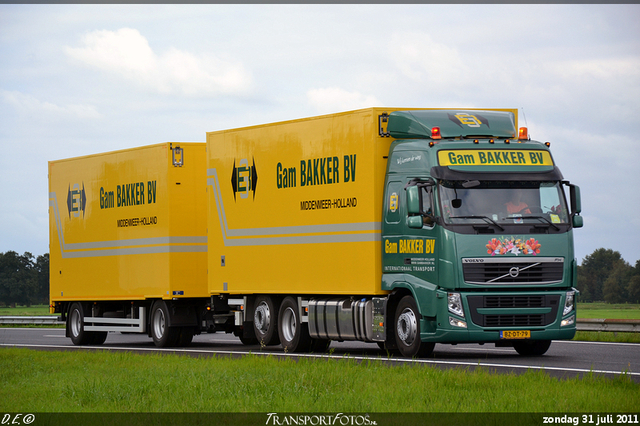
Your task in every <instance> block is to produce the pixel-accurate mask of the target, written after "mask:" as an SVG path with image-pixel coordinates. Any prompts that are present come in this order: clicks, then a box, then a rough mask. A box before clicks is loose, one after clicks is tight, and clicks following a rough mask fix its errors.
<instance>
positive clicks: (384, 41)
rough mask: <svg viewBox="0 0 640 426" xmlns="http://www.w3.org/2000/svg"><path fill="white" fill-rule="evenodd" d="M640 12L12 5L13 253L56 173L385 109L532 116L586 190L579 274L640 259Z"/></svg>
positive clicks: (3, 195) (3, 211) (38, 238)
mask: <svg viewBox="0 0 640 426" xmlns="http://www.w3.org/2000/svg"><path fill="white" fill-rule="evenodd" d="M639 20H640V5H638V4H629V5H575V4H565V5H553V4H531V5H527V4H525V5H470V4H462V5H447V4H424V5H383V4H379V5H255V4H252V5H217V4H212V5H8V4H0V149H1V150H2V154H1V155H0V206H1V207H2V208H0V252H6V251H9V250H13V251H16V252H18V253H20V254H22V253H23V252H26V251H28V252H31V253H32V254H34V255H36V256H37V255H40V254H44V253H47V252H48V251H49V230H48V226H49V225H48V181H47V172H48V171H47V162H48V161H51V160H58V159H62V158H69V157H77V156H82V155H89V154H95V153H99V152H106V151H112V150H117V149H126V148H132V147H137V146H143V145H150V144H155V143H160V142H167V141H195V142H204V141H205V137H206V136H205V133H206V132H207V131H215V130H224V129H229V128H235V127H241V126H250V125H257V124H263V123H269V122H275V121H283V120H291V119H297V118H303V117H309V116H315V115H320V114H326V113H334V112H341V111H347V110H352V109H360V108H367V107H374V106H381V107H426V108H436V107H461V108H518V109H519V120H520V124H523V122H524V123H526V125H527V127H528V128H529V134H530V136H531V138H532V139H535V140H540V141H550V142H551V151H552V154H553V156H554V159H555V161H556V163H557V164H558V166H559V167H560V169H561V170H562V173H563V175H564V177H565V179H568V180H570V181H571V182H572V183H574V184H577V185H579V186H580V189H581V195H582V216H583V217H584V227H583V228H581V229H577V230H575V233H574V235H575V247H576V258H577V259H578V261H579V262H582V261H583V259H584V258H585V257H586V256H588V255H590V254H591V253H593V251H594V250H596V249H598V248H608V249H613V250H616V251H618V252H620V253H621V255H622V257H623V258H624V259H625V260H626V261H627V262H629V263H631V264H632V265H634V264H635V263H636V261H637V260H638V259H640V241H639V240H640V189H638V182H639V181H640V140H639V137H638V136H637V135H635V134H634V131H635V130H639V129H640V126H639V125H640V25H638V21H639Z"/></svg>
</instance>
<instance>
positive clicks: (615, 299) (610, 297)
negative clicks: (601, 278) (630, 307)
mask: <svg viewBox="0 0 640 426" xmlns="http://www.w3.org/2000/svg"><path fill="white" fill-rule="evenodd" d="M632 274H633V268H632V267H631V265H629V264H628V263H627V262H625V261H624V260H619V261H616V262H615V263H614V265H613V270H612V271H611V273H610V274H609V276H608V277H607V279H606V280H605V282H604V288H603V296H604V300H605V302H607V303H626V302H628V300H629V297H628V291H627V286H628V283H629V279H630V278H631V276H632Z"/></svg>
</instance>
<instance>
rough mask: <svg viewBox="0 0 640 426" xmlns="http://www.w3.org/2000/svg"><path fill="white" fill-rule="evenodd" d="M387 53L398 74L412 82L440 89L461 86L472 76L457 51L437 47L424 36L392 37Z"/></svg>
mask: <svg viewBox="0 0 640 426" xmlns="http://www.w3.org/2000/svg"><path fill="white" fill-rule="evenodd" d="M388 50H389V55H390V57H393V58H394V63H396V64H397V66H398V67H399V69H400V72H401V73H402V74H403V75H404V76H405V77H407V78H409V79H411V80H416V81H420V82H422V83H426V84H429V83H431V84H433V85H437V86H440V85H442V84H444V83H447V84H452V83H455V84H460V83H461V82H462V80H466V79H467V78H468V76H470V75H473V73H471V72H470V70H469V69H468V66H467V65H466V64H465V63H464V61H463V60H462V58H461V56H460V53H459V52H458V50H457V49H455V48H452V47H449V46H447V45H444V44H441V43H437V42H436V41H435V40H433V38H432V37H431V36H430V35H429V34H427V33H424V32H399V33H394V34H393V35H392V36H391V38H390V40H389V43H388Z"/></svg>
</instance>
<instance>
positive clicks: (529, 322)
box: [484, 314, 546, 327]
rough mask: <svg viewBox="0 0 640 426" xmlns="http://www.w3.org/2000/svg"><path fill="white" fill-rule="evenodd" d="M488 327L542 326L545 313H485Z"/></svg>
mask: <svg viewBox="0 0 640 426" xmlns="http://www.w3.org/2000/svg"><path fill="white" fill-rule="evenodd" d="M484 317H485V320H484V322H485V324H484V325H485V326H486V327H542V326H544V325H546V324H545V323H544V315H541V314H536V315H485V316H484Z"/></svg>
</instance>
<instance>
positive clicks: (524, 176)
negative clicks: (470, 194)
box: [431, 166, 564, 182]
mask: <svg viewBox="0 0 640 426" xmlns="http://www.w3.org/2000/svg"><path fill="white" fill-rule="evenodd" d="M431 177H433V178H435V179H442V180H457V181H462V180H481V181H482V180H485V181H487V180H488V181H504V180H519V181H527V182H532V181H560V180H563V179H564V178H563V177H562V173H561V172H560V169H559V168H557V167H555V166H554V167H553V169H551V170H546V171H539V172H535V171H530V170H528V171H526V172H514V171H508V172H507V171H505V172H484V171H479V172H476V171H460V170H451V169H450V168H449V167H447V166H434V167H432V168H431Z"/></svg>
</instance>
